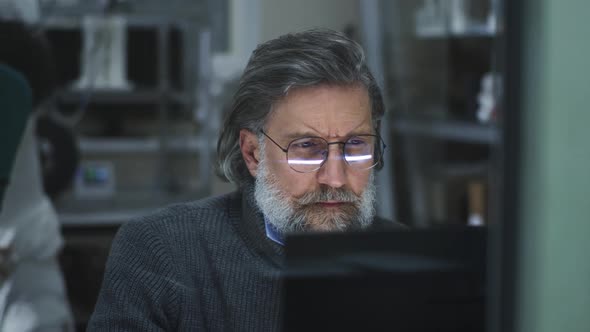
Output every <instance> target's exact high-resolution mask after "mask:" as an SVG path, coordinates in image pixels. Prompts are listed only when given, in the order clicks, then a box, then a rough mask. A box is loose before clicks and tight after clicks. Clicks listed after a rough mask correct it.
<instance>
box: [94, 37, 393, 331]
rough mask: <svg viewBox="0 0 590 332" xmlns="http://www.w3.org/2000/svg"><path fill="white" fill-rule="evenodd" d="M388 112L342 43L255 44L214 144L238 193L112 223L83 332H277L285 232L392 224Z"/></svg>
mask: <svg viewBox="0 0 590 332" xmlns="http://www.w3.org/2000/svg"><path fill="white" fill-rule="evenodd" d="M383 112H384V107H383V102H382V97H381V93H380V91H379V88H378V86H377V84H376V82H375V80H374V78H373V76H372V75H371V73H370V72H369V70H368V68H367V66H366V63H365V57H364V54H363V51H362V49H361V48H360V46H359V45H358V44H356V43H355V42H353V41H352V40H350V39H348V38H346V37H345V36H344V35H342V34H340V33H337V32H334V31H328V30H310V31H305V32H301V33H296V34H288V35H285V36H282V37H279V38H277V39H274V40H271V41H269V42H266V43H265V44H262V45H260V46H259V47H258V48H257V49H256V50H255V51H254V53H253V54H252V57H251V58H250V61H249V63H248V65H247V67H246V69H245V71H244V73H243V76H242V78H241V81H240V85H239V87H238V90H237V92H236V94H235V96H234V100H233V107H232V110H231V113H230V114H229V116H228V118H227V119H226V122H225V125H224V127H223V132H222V133H221V136H220V138H219V142H218V158H219V163H218V166H219V167H218V172H219V174H220V175H221V176H223V177H225V178H226V179H228V180H230V181H232V182H234V183H236V184H237V185H238V187H239V190H238V191H236V192H234V193H231V194H227V195H224V196H220V197H214V198H208V199H205V200H201V201H197V202H192V203H185V204H178V205H174V206H171V207H167V208H165V209H162V210H160V211H158V212H156V213H155V214H153V215H150V216H146V217H143V218H141V220H138V221H134V222H131V223H128V224H126V225H124V226H123V227H121V229H120V231H119V233H118V235H117V237H116V239H115V241H114V244H113V248H112V252H111V256H110V259H109V262H108V263H107V269H106V274H105V277H104V282H103V286H102V291H101V293H100V296H99V299H98V303H97V305H96V310H95V312H94V314H93V316H92V319H91V321H90V324H89V330H96V331H105V330H117V331H120V330H133V331H162V330H165V331H209V330H210V331H274V330H278V329H280V317H281V307H280V297H281V283H280V273H281V269H282V257H283V254H284V248H283V240H284V237H285V235H286V234H289V233H291V232H317V231H345V230H352V229H366V228H369V227H381V226H385V225H388V224H389V225H395V224H393V223H392V222H387V221H384V220H380V219H378V218H376V217H375V210H374V203H375V185H374V183H373V171H374V169H375V168H377V167H380V166H381V163H382V162H381V160H382V159H381V156H382V153H383V150H384V148H385V146H384V144H383V141H382V140H381V138H380V137H379V134H378V132H379V121H380V118H381V117H382V115H383Z"/></svg>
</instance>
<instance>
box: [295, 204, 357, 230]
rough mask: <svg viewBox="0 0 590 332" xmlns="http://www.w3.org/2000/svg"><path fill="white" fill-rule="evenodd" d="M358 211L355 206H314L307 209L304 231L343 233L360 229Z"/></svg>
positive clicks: (304, 215)
mask: <svg viewBox="0 0 590 332" xmlns="http://www.w3.org/2000/svg"><path fill="white" fill-rule="evenodd" d="M358 215H359V213H358V209H357V208H356V206H354V205H353V204H340V205H330V204H313V205H312V206H310V207H306V208H305V212H304V214H303V218H304V220H305V223H304V227H303V228H304V230H305V231H310V232H342V231H347V230H351V229H359V228H360V225H361V223H360V222H359V221H358Z"/></svg>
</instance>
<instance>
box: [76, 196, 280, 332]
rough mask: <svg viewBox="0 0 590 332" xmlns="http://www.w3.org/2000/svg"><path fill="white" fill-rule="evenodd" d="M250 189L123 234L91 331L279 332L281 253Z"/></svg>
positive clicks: (129, 227) (148, 219) (159, 216)
mask: <svg viewBox="0 0 590 332" xmlns="http://www.w3.org/2000/svg"><path fill="white" fill-rule="evenodd" d="M252 191H253V189H252V188H246V189H245V190H244V191H243V192H241V191H240V192H234V193H230V194H226V195H223V196H218V197H213V198H208V199H204V200H201V201H197V202H190V203H182V204H177V205H172V206H169V207H166V208H164V209H161V210H159V211H157V212H155V213H154V214H152V215H149V216H145V217H141V218H139V219H138V220H134V221H131V222H128V223H126V224H124V225H123V226H121V228H120V229H119V231H118V232H117V235H116V237H115V239H114V241H113V245H112V248H111V252H110V255H109V259H108V261H107V265H106V271H105V275H104V279H103V283H102V288H101V291H100V294H99V297H98V301H97V304H96V307H95V311H94V313H93V315H92V317H91V319H90V322H89V324H88V329H87V330H88V331H257V332H258V331H279V330H280V329H281V293H282V290H281V280H280V273H281V270H282V268H283V261H282V259H283V256H284V249H283V247H282V246H280V245H278V244H277V243H275V242H273V241H272V240H270V239H268V238H267V237H266V233H265V229H264V219H263V217H262V214H261V213H260V211H259V209H258V208H257V207H256V203H255V202H254V197H253V194H252Z"/></svg>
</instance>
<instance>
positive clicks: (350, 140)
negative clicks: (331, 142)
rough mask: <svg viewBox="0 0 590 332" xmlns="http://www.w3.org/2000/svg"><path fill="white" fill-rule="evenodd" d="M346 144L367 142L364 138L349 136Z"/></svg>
mask: <svg viewBox="0 0 590 332" xmlns="http://www.w3.org/2000/svg"><path fill="white" fill-rule="evenodd" d="M347 144H350V145H362V144H367V142H366V141H365V140H364V139H361V138H351V139H349V140H348V142H347Z"/></svg>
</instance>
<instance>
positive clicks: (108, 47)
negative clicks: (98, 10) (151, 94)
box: [74, 15, 131, 90]
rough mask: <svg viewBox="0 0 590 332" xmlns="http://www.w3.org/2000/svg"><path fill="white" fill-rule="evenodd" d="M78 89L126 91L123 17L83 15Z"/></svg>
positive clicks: (125, 32)
mask: <svg viewBox="0 0 590 332" xmlns="http://www.w3.org/2000/svg"><path fill="white" fill-rule="evenodd" d="M82 27H83V49H82V68H81V70H80V72H81V77H80V78H79V79H78V81H77V82H76V83H75V84H74V87H75V88H78V89H89V88H92V89H115V90H129V89H131V84H130V83H129V81H128V80H127V77H126V76H127V21H126V19H125V18H124V17H123V16H119V15H109V16H85V17H84V19H83V21H82Z"/></svg>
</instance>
